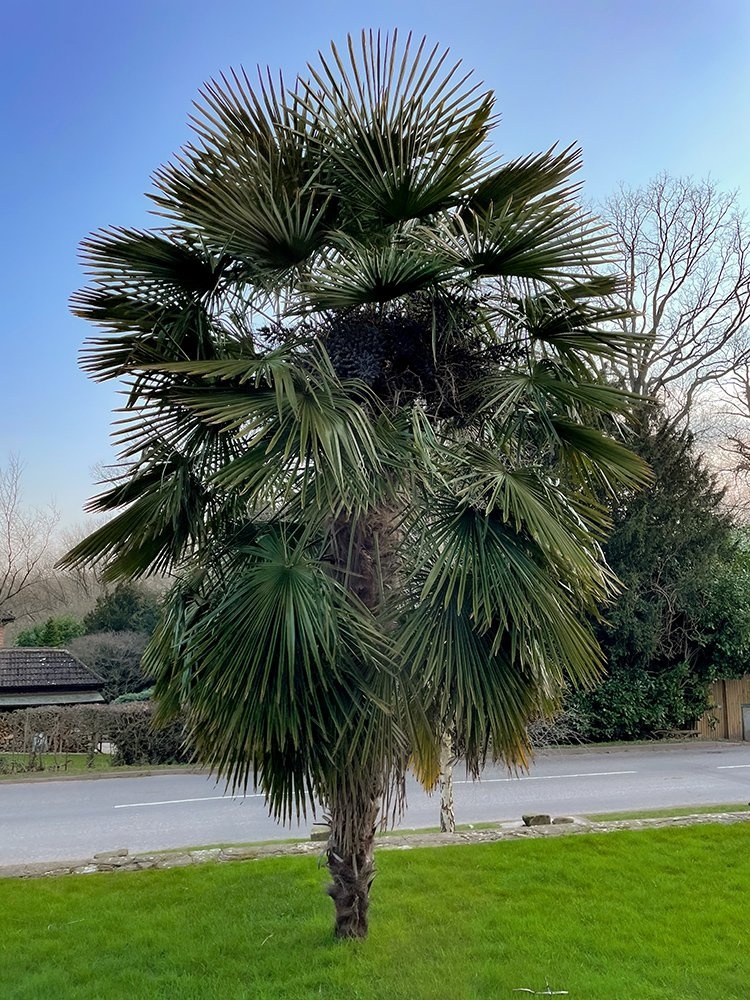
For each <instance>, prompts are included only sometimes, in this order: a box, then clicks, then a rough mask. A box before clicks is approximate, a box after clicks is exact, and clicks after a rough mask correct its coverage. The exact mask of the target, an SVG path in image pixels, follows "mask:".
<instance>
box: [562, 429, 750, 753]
mask: <svg viewBox="0 0 750 1000" xmlns="http://www.w3.org/2000/svg"><path fill="white" fill-rule="evenodd" d="M631 447H633V449H634V450H635V451H637V453H638V454H639V455H641V457H643V458H644V459H645V460H646V461H647V462H648V463H649V464H650V466H651V468H652V469H653V470H654V481H653V484H652V485H651V487H650V488H648V489H645V490H643V491H642V492H640V493H638V494H635V495H631V496H627V495H624V496H623V497H622V498H621V503H620V504H619V505H618V507H617V508H616V510H615V513H614V529H613V532H612V534H611V536H610V538H609V539H608V541H607V543H606V545H605V553H606V556H607V560H608V562H609V564H610V566H611V567H612V569H613V570H614V571H615V572H616V573H617V575H618V576H619V578H620V579H621V580H622V581H623V584H624V586H625V588H626V589H625V590H624V592H623V593H622V595H621V596H620V597H619V599H618V600H617V601H616V603H615V604H614V605H613V606H612V607H611V608H609V609H608V610H607V613H606V622H605V623H603V624H602V625H601V626H600V628H599V638H600V642H601V644H602V647H603V649H604V651H605V653H606V655H607V660H608V670H607V677H606V679H605V680H604V681H602V682H601V683H600V684H599V685H598V686H597V687H596V688H595V689H594V690H593V691H592V692H589V693H579V694H577V695H574V696H573V697H572V699H569V700H570V703H571V705H572V706H573V707H574V708H575V709H576V710H577V711H578V712H580V713H581V715H582V717H583V729H582V733H583V735H584V736H586V737H588V738H590V739H595V740H608V739H618V740H621V739H638V738H642V737H648V736H650V735H652V734H653V733H654V732H656V731H658V730H660V729H683V728H689V727H691V726H692V725H693V723H694V722H695V720H696V719H697V718H698V716H699V715H700V714H701V713H702V712H703V711H704V709H705V708H706V707H707V685H708V684H709V682H710V681H712V680H714V679H715V678H717V677H731V676H737V675H741V674H743V673H744V672H745V671H746V670H747V665H748V663H749V662H750V559H749V557H748V552H747V547H746V544H745V543H744V541H743V539H742V538H741V537H740V536H738V535H737V533H736V532H735V530H734V529H733V527H732V524H731V520H730V518H729V517H728V516H727V515H726V514H725V513H724V512H723V510H722V508H721V491H720V490H719V489H718V488H717V486H716V484H715V481H714V479H713V477H712V476H711V474H710V473H709V472H708V471H707V469H706V468H705V466H704V464H703V462H702V460H701V458H700V456H698V455H697V454H696V453H695V451H694V446H693V442H692V438H691V436H690V434H689V433H687V432H686V431H678V430H677V429H675V428H674V426H672V425H670V424H669V423H667V422H666V421H665V420H664V419H663V418H661V417H659V416H658V415H654V414H650V415H648V416H647V417H646V418H645V419H644V420H643V422H642V424H641V426H640V429H639V432H638V435H637V436H636V437H635V438H634V440H633V441H632V442H631Z"/></svg>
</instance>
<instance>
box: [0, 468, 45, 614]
mask: <svg viewBox="0 0 750 1000" xmlns="http://www.w3.org/2000/svg"><path fill="white" fill-rule="evenodd" d="M21 473H22V465H21V462H20V461H19V459H18V458H17V457H16V456H12V457H11V458H10V459H9V460H8V463H7V464H6V466H5V467H4V468H0V611H3V612H10V613H13V614H14V615H15V616H16V617H21V616H33V615H34V614H38V613H40V612H42V611H45V610H48V609H49V608H50V607H52V605H53V604H54V603H55V591H56V579H55V574H54V571H53V567H52V562H53V551H52V550H53V541H54V532H55V529H56V527H57V524H58V521H59V515H58V513H57V510H56V509H55V508H54V506H53V505H48V506H46V507H31V506H27V505H26V504H25V503H24V500H23V495H22V491H21Z"/></svg>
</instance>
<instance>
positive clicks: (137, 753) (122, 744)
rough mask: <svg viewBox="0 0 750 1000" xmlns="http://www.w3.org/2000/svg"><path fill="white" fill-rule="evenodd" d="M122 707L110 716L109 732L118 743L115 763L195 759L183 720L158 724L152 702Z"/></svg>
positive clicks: (179, 761)
mask: <svg viewBox="0 0 750 1000" xmlns="http://www.w3.org/2000/svg"><path fill="white" fill-rule="evenodd" d="M118 708H119V709H121V711H115V712H113V714H112V716H111V717H110V718H109V719H108V720H107V725H108V734H109V736H110V738H111V740H112V742H113V743H114V745H115V748H114V752H113V754H112V763H113V764H114V765H133V764H146V765H147V764H187V763H189V762H190V761H191V760H192V759H193V757H194V752H193V750H192V748H191V747H190V746H189V744H188V742H187V740H186V737H185V724H184V721H183V720H181V719H176V720H174V721H172V722H170V724H169V725H167V726H160V727H156V726H155V725H154V706H153V704H152V703H150V702H141V703H138V702H135V703H133V702H131V703H130V704H128V705H121V706H118Z"/></svg>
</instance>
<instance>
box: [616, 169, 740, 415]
mask: <svg viewBox="0 0 750 1000" xmlns="http://www.w3.org/2000/svg"><path fill="white" fill-rule="evenodd" d="M602 212H603V214H604V215H605V217H607V218H608V220H609V221H610V223H611V225H612V227H613V228H614V230H615V232H616V234H617V236H618V238H619V241H620V245H621V261H620V270H621V273H622V277H623V292H622V295H623V297H624V300H625V305H626V306H627V307H628V308H629V309H631V310H632V317H631V318H630V319H628V320H625V321H623V322H624V323H625V324H626V325H627V326H628V328H629V332H631V333H632V334H636V335H638V336H639V337H640V338H641V340H640V344H639V345H638V346H637V348H636V349H635V350H634V351H633V352H632V353H631V355H630V356H629V358H628V360H627V362H626V363H623V364H622V365H618V366H615V374H616V376H617V377H618V378H619V380H620V381H621V383H622V384H623V385H624V386H625V387H626V388H628V389H629V390H631V391H632V392H635V393H639V394H642V395H646V396H651V397H655V398H658V399H660V400H661V401H662V402H664V403H665V404H666V405H667V408H668V410H669V412H670V413H671V414H672V416H673V418H674V419H675V420H677V421H679V420H682V419H685V418H689V416H690V413H691V408H692V407H693V405H694V403H695V402H696V400H697V399H698V398H699V397H700V396H701V394H703V393H704V392H711V391H713V389H714V388H716V387H717V385H720V383H721V382H722V381H723V380H724V379H725V378H726V377H727V376H728V375H729V374H730V373H731V372H733V371H734V370H735V368H736V367H737V366H738V365H739V364H742V363H743V362H745V361H747V359H748V357H750V343H749V342H748V338H747V336H746V329H745V328H746V324H747V321H748V318H750V227H748V225H747V224H746V220H745V219H744V217H743V215H742V213H741V212H740V210H739V208H738V205H737V200H736V197H735V196H734V195H733V194H728V193H725V192H722V191H720V190H719V189H718V188H717V187H716V185H715V184H714V183H713V182H712V181H710V180H702V181H695V180H691V179H685V178H673V177H669V176H668V175H666V174H663V175H660V176H659V177H657V178H656V179H655V180H653V181H651V182H650V183H649V184H648V185H646V186H645V187H643V188H638V189H629V188H625V187H621V188H620V189H619V190H618V191H617V192H616V193H615V194H614V195H613V196H612V197H611V198H610V199H609V200H608V201H607V202H606V203H605V204H604V206H603V208H602Z"/></svg>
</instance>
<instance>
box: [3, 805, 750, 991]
mask: <svg viewBox="0 0 750 1000" xmlns="http://www.w3.org/2000/svg"><path fill="white" fill-rule="evenodd" d="M748 848H750V826H748V825H745V824H738V825H736V826H731V827H720V826H700V827H688V828H680V829H667V830H655V831H648V832H622V833H619V832H618V833H614V834H608V835H590V836H582V837H581V836H579V837H564V838H559V839H555V840H533V841H510V842H504V843H495V844H486V845H476V846H471V847H468V846H467V847H453V848H452V847H444V848H433V849H415V850H410V851H393V852H380V853H379V855H378V867H379V870H380V876H379V878H378V879H377V881H376V883H375V887H374V889H373V905H372V928H371V935H370V938H369V940H367V941H366V942H363V943H357V944H356V945H354V946H352V945H351V944H350V943H337V942H335V941H334V940H333V939H332V937H331V933H330V925H331V912H330V903H329V901H328V900H327V898H326V897H325V896H324V895H323V893H322V886H323V885H324V883H325V872H324V871H320V870H318V869H317V868H316V866H315V862H314V860H312V859H310V858H300V857H290V858H284V859H277V860H267V861H256V862H245V863H240V864H229V865H221V866H220V865H205V866H200V867H196V868H191V869H173V870H170V871H160V872H138V873H134V874H119V875H117V874H115V875H87V876H78V877H67V878H59V879H40V880H35V881H10V880H9V881H5V882H1V883H0V954H1V955H2V960H0V997H2V998H3V1000H42V998H44V1000H48V998H54V1000H104V998H106V1000H119V998H123V1000H124V998H127V1000H162V998H163V1000H239V998H246V1000H307V998H328V1000H407V998H408V1000H490V998H496V997H498V998H499V997H507V998H508V1000H512V998H513V997H522V996H524V995H528V994H523V993H514V992H513V990H514V989H515V988H519V987H527V988H530V989H535V990H539V991H543V990H545V989H546V987H547V985H548V984H549V987H550V988H551V989H552V990H567V991H568V996H569V997H570V998H571V1000H714V998H722V1000H746V998H747V997H748V995H749V991H750V987H749V986H748V983H749V982H750V949H748V937H747V924H748V919H747V899H748V894H749V893H750V850H749V849H748Z"/></svg>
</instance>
